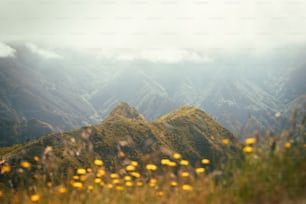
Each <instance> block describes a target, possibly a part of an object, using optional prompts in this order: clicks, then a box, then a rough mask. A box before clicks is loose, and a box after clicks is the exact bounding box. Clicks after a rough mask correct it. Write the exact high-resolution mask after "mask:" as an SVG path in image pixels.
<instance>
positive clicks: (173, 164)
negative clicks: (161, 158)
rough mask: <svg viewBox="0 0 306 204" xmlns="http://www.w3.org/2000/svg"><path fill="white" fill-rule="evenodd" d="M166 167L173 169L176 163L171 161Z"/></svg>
mask: <svg viewBox="0 0 306 204" xmlns="http://www.w3.org/2000/svg"><path fill="white" fill-rule="evenodd" d="M168 166H170V167H175V166H176V163H175V162H172V161H171V162H169V164H168Z"/></svg>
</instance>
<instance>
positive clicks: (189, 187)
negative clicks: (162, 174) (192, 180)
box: [182, 184, 192, 191]
mask: <svg viewBox="0 0 306 204" xmlns="http://www.w3.org/2000/svg"><path fill="white" fill-rule="evenodd" d="M182 189H183V190H184V191H191V190H192V186H191V185H188V184H184V185H183V186H182Z"/></svg>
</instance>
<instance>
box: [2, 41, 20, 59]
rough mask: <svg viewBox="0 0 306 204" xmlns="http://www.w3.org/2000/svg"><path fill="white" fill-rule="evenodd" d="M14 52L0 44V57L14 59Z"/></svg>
mask: <svg viewBox="0 0 306 204" xmlns="http://www.w3.org/2000/svg"><path fill="white" fill-rule="evenodd" d="M15 53H16V50H15V49H13V48H11V47H10V46H8V45H6V44H4V43H2V42H0V57H14V56H15Z"/></svg>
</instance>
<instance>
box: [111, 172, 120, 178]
mask: <svg viewBox="0 0 306 204" xmlns="http://www.w3.org/2000/svg"><path fill="white" fill-rule="evenodd" d="M110 177H111V178H112V179H115V178H119V175H118V174H116V173H112V174H110Z"/></svg>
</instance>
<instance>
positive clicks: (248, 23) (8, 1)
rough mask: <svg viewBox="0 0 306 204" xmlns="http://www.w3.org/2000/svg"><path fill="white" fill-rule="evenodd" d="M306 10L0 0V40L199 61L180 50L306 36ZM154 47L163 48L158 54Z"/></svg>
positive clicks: (282, 43)
mask: <svg viewBox="0 0 306 204" xmlns="http://www.w3.org/2000/svg"><path fill="white" fill-rule="evenodd" d="M305 10H306V2H305V1H291V0H282V1H279V0H269V1H268V0H264V1H254V0H243V1H229V0H213V1H212V0H206V1H202V0H199V1H187V0H176V1H166V0H162V1H149V0H139V1H136V0H131V1H124V2H122V1H116V0H107V1H106V0H104V1H100V0H95V1H85V0H78V1H75V0H52V1H51V0H27V1H21V0H1V1H0V27H1V31H0V41H2V42H3V41H29V42H33V41H34V42H38V43H45V44H48V45H49V46H56V47H74V48H80V49H83V50H84V49H115V50H117V51H118V50H121V51H122V50H126V49H128V50H129V49H136V50H141V54H137V55H136V57H139V56H140V58H141V57H143V58H149V59H152V58H156V59H157V60H160V59H161V58H162V59H161V60H164V59H165V61H173V58H184V57H190V58H192V59H195V60H199V58H200V61H201V60H203V59H202V58H201V56H200V57H199V56H197V55H196V54H194V53H192V54H188V53H187V54H186V53H182V52H181V51H180V50H182V49H195V50H203V49H204V50H207V49H224V50H230V51H233V50H241V49H248V50H249V49H253V50H257V51H263V50H268V49H274V48H279V47H286V46H288V45H298V44H301V43H305V40H306V39H305V36H306V16H305ZM152 49H162V50H166V51H164V53H162V55H161V56H162V57H161V56H157V54H156V53H154V51H151V50H152ZM143 50H145V51H143ZM148 50H149V51H148ZM171 50H179V51H174V52H172V51H171ZM165 53H166V54H165ZM169 53H170V54H169ZM170 55H171V56H170ZM123 57H124V58H125V59H132V58H135V56H131V55H129V56H126V55H124V56H123ZM156 59H154V60H156ZM204 59H208V58H206V57H204ZM204 61H205V60H204Z"/></svg>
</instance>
